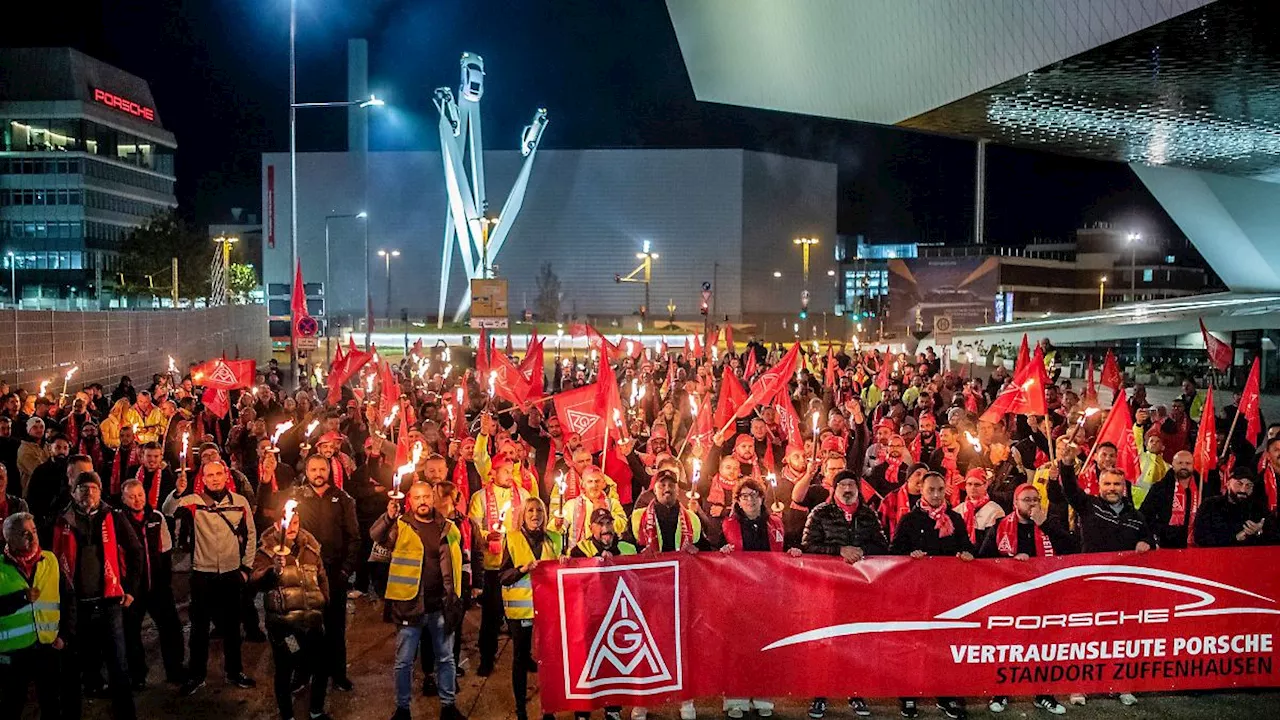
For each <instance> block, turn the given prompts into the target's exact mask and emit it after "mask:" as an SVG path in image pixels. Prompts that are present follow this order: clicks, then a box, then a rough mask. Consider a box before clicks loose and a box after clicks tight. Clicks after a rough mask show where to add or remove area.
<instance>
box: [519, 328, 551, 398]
mask: <svg viewBox="0 0 1280 720" xmlns="http://www.w3.org/2000/svg"><path fill="white" fill-rule="evenodd" d="M544 356H545V353H544V352H543V349H542V338H540V337H538V331H536V330H535V331H534V332H533V339H531V340H530V341H529V347H528V349H527V350H525V352H524V357H523V358H521V359H520V373H521V374H522V375H524V376H525V377H527V378H529V381H530V382H532V383H533V384H535V385H537V386H538V387H539V388H541V387H542V373H543V363H544V361H545V360H544Z"/></svg>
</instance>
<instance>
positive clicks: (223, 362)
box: [191, 358, 258, 390]
mask: <svg viewBox="0 0 1280 720" xmlns="http://www.w3.org/2000/svg"><path fill="white" fill-rule="evenodd" d="M257 368H258V363H257V362H256V361H254V360H228V359H226V358H216V359H214V360H208V361H205V362H202V363H200V364H199V365H197V366H195V368H193V369H192V370H191V381H192V382H193V383H195V384H196V385H199V386H201V387H206V388H213V389H214V390H235V389H237V388H247V387H252V386H253V381H254V379H255V377H256V375H257V371H258V370H257Z"/></svg>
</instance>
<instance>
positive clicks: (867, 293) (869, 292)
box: [844, 270, 889, 307]
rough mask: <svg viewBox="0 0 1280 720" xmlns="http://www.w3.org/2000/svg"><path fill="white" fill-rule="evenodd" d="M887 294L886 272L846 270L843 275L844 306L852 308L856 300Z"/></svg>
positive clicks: (887, 279) (887, 278)
mask: <svg viewBox="0 0 1280 720" xmlns="http://www.w3.org/2000/svg"><path fill="white" fill-rule="evenodd" d="M888 294H889V271H888V270H846V271H845V273H844V296H845V302H844V304H845V306H846V307H854V306H856V304H857V299H858V298H874V297H880V296H881V295H888Z"/></svg>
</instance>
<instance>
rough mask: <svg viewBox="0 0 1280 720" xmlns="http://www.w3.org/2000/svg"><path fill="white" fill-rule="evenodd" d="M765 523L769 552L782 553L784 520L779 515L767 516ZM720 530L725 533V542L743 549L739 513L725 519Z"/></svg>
mask: <svg viewBox="0 0 1280 720" xmlns="http://www.w3.org/2000/svg"><path fill="white" fill-rule="evenodd" d="M764 522H765V535H766V536H768V538H769V552H782V519H781V518H779V517H778V516H777V515H765V516H764ZM720 529H721V532H723V533H724V539H725V542H727V543H728V544H730V545H732V546H734V547H735V548H737V549H739V550H741V549H742V524H741V523H740V522H739V520H738V513H731V514H730V515H729V517H727V518H725V519H724V524H723V525H722V526H721V528H720Z"/></svg>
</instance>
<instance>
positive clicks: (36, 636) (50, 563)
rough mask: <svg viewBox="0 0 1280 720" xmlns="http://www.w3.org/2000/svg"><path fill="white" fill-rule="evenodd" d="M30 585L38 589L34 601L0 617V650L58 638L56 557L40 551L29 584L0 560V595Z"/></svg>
mask: <svg viewBox="0 0 1280 720" xmlns="http://www.w3.org/2000/svg"><path fill="white" fill-rule="evenodd" d="M32 588H34V589H36V590H38V591H39V593H38V595H39V596H38V597H37V598H36V600H35V601H34V602H30V603H27V604H26V605H23V606H22V607H20V608H18V609H17V610H14V611H13V612H11V613H9V614H8V615H4V616H0V653H7V652H13V651H15V650H21V649H23V648H28V647H31V646H32V645H35V644H36V643H37V642H39V643H40V644H41V645H52V644H53V641H54V640H57V639H58V624H59V623H60V622H61V620H62V610H61V608H60V606H59V601H60V599H61V598H60V597H59V588H58V559H57V558H56V557H54V555H53V553H51V552H49V551H48V550H42V551H41V552H40V560H39V562H37V563H36V572H35V575H34V576H33V577H32V579H31V582H30V583H28V582H27V579H26V578H25V577H23V576H22V573H21V572H20V571H19V570H18V569H17V568H16V567H14V566H12V565H10V564H9V563H0V596H4V595H11V594H13V593H18V592H20V593H23V594H24V595H25V594H26V593H27V592H28V591H29V590H31V589H32Z"/></svg>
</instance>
